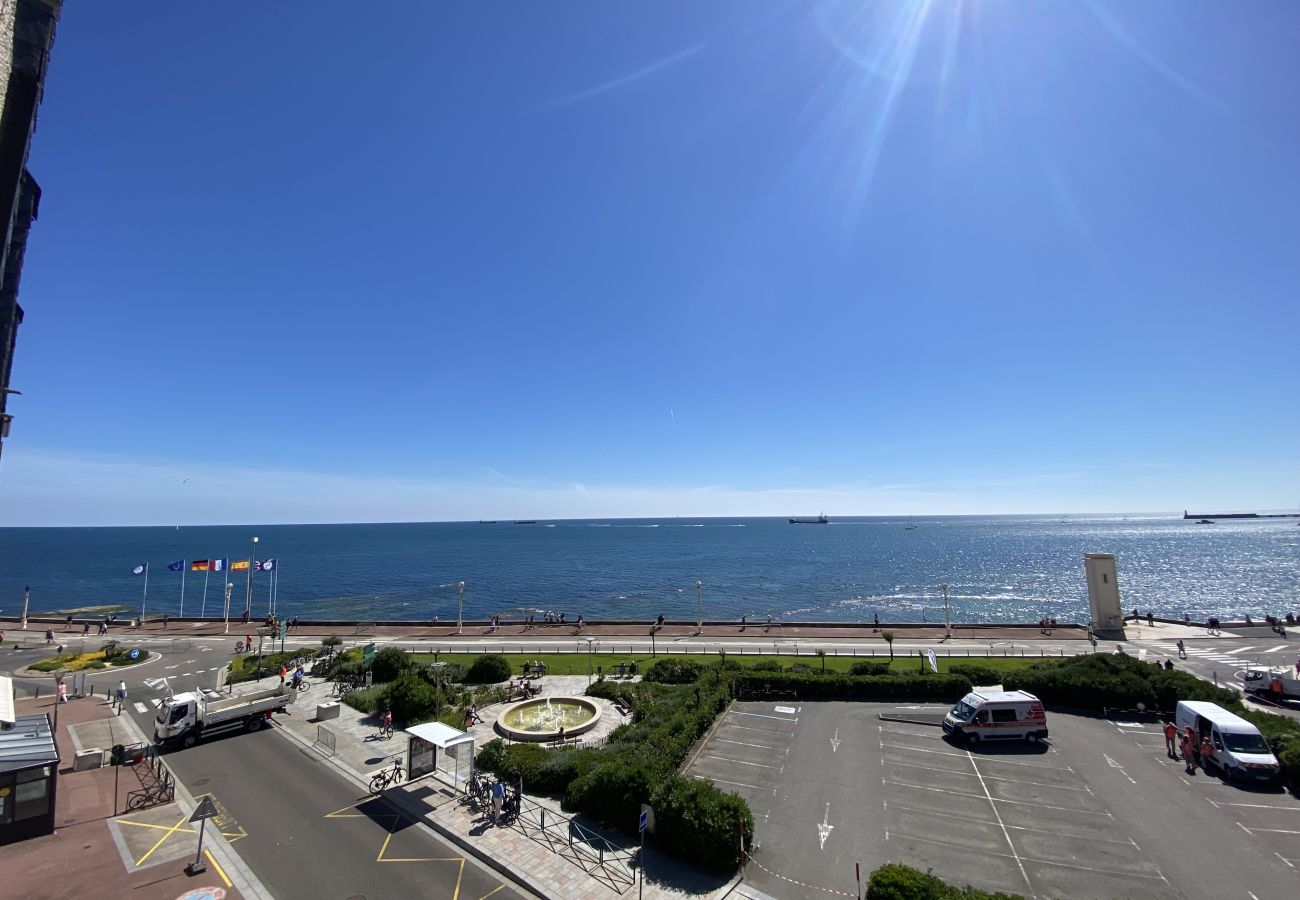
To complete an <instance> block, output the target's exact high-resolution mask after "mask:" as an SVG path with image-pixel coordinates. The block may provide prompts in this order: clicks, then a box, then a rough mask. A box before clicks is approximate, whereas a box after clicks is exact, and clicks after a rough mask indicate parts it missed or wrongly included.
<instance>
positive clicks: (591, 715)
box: [497, 697, 600, 741]
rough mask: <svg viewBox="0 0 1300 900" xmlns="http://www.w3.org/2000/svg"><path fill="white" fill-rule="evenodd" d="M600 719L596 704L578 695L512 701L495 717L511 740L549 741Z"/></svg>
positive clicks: (498, 725) (582, 728)
mask: <svg viewBox="0 0 1300 900" xmlns="http://www.w3.org/2000/svg"><path fill="white" fill-rule="evenodd" d="M599 721H600V707H599V706H597V705H596V704H595V703H592V702H591V701H590V700H584V699H583V698H581V697H539V698H537V699H535V700H524V701H523V702H522V703H512V704H510V705H509V706H507V707H506V708H505V709H503V710H502V711H501V715H500V716H498V717H497V730H498V731H501V732H502V733H503V734H505V736H506V737H508V738H510V739H511V740H512V741H553V740H555V739H556V738H558V737H559V736H560V729H561V728H563V729H564V734H565V736H566V737H568V736H570V735H575V734H582V733H583V732H584V731H590V730H591V729H592V728H594V727H595V725H596V723H597V722H599Z"/></svg>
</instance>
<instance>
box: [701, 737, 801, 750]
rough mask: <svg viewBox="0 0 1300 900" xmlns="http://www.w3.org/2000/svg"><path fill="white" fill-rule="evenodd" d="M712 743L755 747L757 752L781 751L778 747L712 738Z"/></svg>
mask: <svg viewBox="0 0 1300 900" xmlns="http://www.w3.org/2000/svg"><path fill="white" fill-rule="evenodd" d="M714 741H716V742H717V743H719V744H736V745H737V746H740V747H755V748H757V749H759V750H780V749H781V748H780V747H769V746H768V745H767V744H747V743H745V742H744V741H729V740H727V739H726V738H714ZM786 752H787V753H789V752H790V750H789V748H788V747H787V748H786Z"/></svg>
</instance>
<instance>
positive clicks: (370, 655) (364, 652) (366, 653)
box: [361, 641, 375, 669]
mask: <svg viewBox="0 0 1300 900" xmlns="http://www.w3.org/2000/svg"><path fill="white" fill-rule="evenodd" d="M374 661H375V642H374V641H371V642H370V643H369V644H366V645H365V646H364V647H362V648H361V662H362V663H364V664H365V667H366V668H367V669H368V668H370V664H371V663H372V662H374Z"/></svg>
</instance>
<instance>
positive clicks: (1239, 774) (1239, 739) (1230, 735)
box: [1174, 700, 1282, 783]
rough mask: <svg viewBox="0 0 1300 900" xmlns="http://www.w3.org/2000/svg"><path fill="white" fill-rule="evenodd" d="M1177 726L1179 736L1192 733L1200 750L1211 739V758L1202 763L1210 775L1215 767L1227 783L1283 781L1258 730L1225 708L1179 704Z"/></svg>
mask: <svg viewBox="0 0 1300 900" xmlns="http://www.w3.org/2000/svg"><path fill="white" fill-rule="evenodd" d="M1174 724H1176V725H1177V726H1178V730H1179V731H1180V732H1186V731H1187V729H1188V728H1190V729H1192V732H1193V733H1194V734H1195V735H1196V740H1197V745H1198V746H1199V745H1200V741H1201V738H1203V737H1208V738H1209V739H1210V747H1211V751H1210V756H1209V758H1208V759H1202V760H1201V764H1202V765H1203V766H1205V768H1206V770H1207V771H1208V770H1209V768H1210V766H1211V765H1212V766H1214V767H1215V768H1216V769H1218V770H1219V771H1220V772H1221V773H1222V774H1223V777H1224V778H1225V779H1227V780H1228V781H1240V782H1244V783H1258V782H1261V781H1264V782H1269V783H1272V782H1276V781H1278V780H1279V779H1280V778H1281V777H1282V767H1281V766H1279V765H1278V762H1277V757H1276V756H1274V755H1273V751H1272V750H1271V749H1270V748H1269V746H1268V742H1267V741H1265V740H1264V736H1263V735H1262V734H1260V733H1259V729H1258V728H1256V727H1255V726H1254V725H1252V724H1250V723H1249V722H1247V721H1246V720H1245V719H1243V718H1242V717H1241V716H1238V715H1235V714H1233V713H1230V712H1228V711H1227V710H1226V709H1224V708H1223V707H1222V706H1219V705H1217V704H1214V703H1206V702H1205V701H1202V700H1180V701H1178V707H1177V709H1176V710H1175V711H1174Z"/></svg>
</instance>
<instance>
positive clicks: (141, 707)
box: [131, 700, 147, 715]
mask: <svg viewBox="0 0 1300 900" xmlns="http://www.w3.org/2000/svg"><path fill="white" fill-rule="evenodd" d="M131 705H132V706H134V707H135V711H136V712H138V713H139V714H140V715H144V714H145V712H147V710H146V709H145V705H144V704H143V703H141V702H140V701H139V700H137V701H135V702H134V703H132V704H131Z"/></svg>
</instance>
